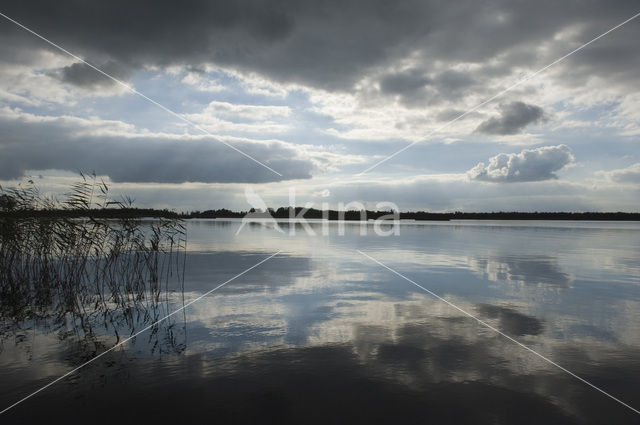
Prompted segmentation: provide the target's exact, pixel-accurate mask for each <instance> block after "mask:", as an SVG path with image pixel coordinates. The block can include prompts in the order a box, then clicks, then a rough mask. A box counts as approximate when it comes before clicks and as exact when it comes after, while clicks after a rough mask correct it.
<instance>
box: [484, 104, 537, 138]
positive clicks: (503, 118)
mask: <svg viewBox="0 0 640 425" xmlns="http://www.w3.org/2000/svg"><path fill="white" fill-rule="evenodd" d="M543 120H544V111H543V110H542V108H540V107H539V106H536V105H529V104H526V103H524V102H511V103H508V104H503V105H500V116H499V117H492V118H489V119H488V120H486V121H484V122H483V123H482V124H480V125H479V126H478V128H477V130H476V131H477V132H479V133H484V134H500V135H506V134H517V133H520V132H521V131H522V130H524V128H525V127H526V126H528V125H529V124H535V123H538V122H541V121H543Z"/></svg>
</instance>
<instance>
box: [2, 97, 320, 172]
mask: <svg viewBox="0 0 640 425" xmlns="http://www.w3.org/2000/svg"><path fill="white" fill-rule="evenodd" d="M1 112H2V113H0V132H1V133H2V135H3V137H2V139H0V179H13V178H19V177H20V176H22V175H23V174H24V172H25V171H26V170H47V169H59V170H69V171H78V170H84V171H95V172H96V173H97V174H99V175H107V176H109V177H110V178H111V180H112V181H115V182H153V183H182V182H207V183H211V182H224V183H231V182H246V183H264V182H272V181H281V180H288V179H307V178H310V177H311V172H312V171H313V170H314V169H315V165H314V163H313V161H312V160H311V159H309V158H306V157H303V156H302V155H301V151H300V150H299V148H298V147H297V146H296V145H293V144H291V143H286V142H282V141H278V140H264V141H258V140H250V139H241V138H229V137H227V138H224V140H225V141H226V142H228V143H229V144H231V145H233V146H235V147H236V148H238V149H240V150H242V151H243V152H245V153H247V154H248V155H250V156H252V157H253V158H256V159H257V160H259V161H260V162H262V163H264V164H267V165H268V166H269V167H271V168H273V169H275V170H276V171H278V172H280V173H281V174H283V176H282V177H280V176H278V175H276V174H275V173H273V172H271V171H269V170H267V169H266V168H264V167H262V166H261V165H259V164H257V163H255V162H253V161H251V160H249V159H247V158H246V157H244V156H243V155H241V154H239V153H238V152H235V151H233V150H232V149H231V148H229V147H228V146H224V145H223V144H222V143H220V142H219V141H216V140H214V139H213V138H211V137H208V136H191V135H176V134H164V133H150V132H148V131H138V130H136V129H135V128H134V127H133V126H131V125H129V124H126V123H122V122H120V121H105V120H98V119H82V118H73V117H48V116H38V115H32V114H27V113H23V112H19V111H14V110H9V109H6V108H5V109H4V110H2V111H1ZM320 156H321V153H320Z"/></svg>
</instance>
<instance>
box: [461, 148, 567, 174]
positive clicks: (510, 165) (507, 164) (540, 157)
mask: <svg viewBox="0 0 640 425" xmlns="http://www.w3.org/2000/svg"><path fill="white" fill-rule="evenodd" d="M573 161H574V157H573V154H572V153H571V149H569V147H568V146H567V145H558V146H543V147H540V148H536V149H524V150H523V151H522V152H520V153H509V154H506V153H501V154H499V155H496V156H494V157H492V158H489V164H486V165H485V163H484V162H481V163H479V164H478V165H476V166H475V167H473V168H472V169H471V170H469V172H468V173H467V175H468V176H469V178H470V179H472V180H483V181H489V182H529V181H540V180H550V179H556V178H557V176H556V174H555V173H556V171H559V170H561V169H562V168H564V167H565V166H567V165H569V164H571V163H573Z"/></svg>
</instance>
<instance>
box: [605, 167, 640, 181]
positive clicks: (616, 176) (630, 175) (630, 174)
mask: <svg viewBox="0 0 640 425" xmlns="http://www.w3.org/2000/svg"><path fill="white" fill-rule="evenodd" d="M598 174H600V175H603V176H605V177H607V178H608V179H609V180H612V181H614V182H617V183H637V184H640V162H637V163H635V164H633V165H630V166H628V167H626V168H620V169H617V170H611V171H600V172H598Z"/></svg>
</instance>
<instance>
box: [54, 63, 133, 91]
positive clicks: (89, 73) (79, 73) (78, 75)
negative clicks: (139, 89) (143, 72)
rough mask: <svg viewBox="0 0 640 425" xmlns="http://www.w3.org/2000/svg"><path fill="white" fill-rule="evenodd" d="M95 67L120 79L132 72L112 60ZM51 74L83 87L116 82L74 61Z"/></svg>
mask: <svg viewBox="0 0 640 425" xmlns="http://www.w3.org/2000/svg"><path fill="white" fill-rule="evenodd" d="M96 67H97V68H98V69H100V70H102V71H104V72H105V73H106V74H109V75H111V76H112V77H114V78H116V79H118V80H120V81H123V80H125V81H126V80H128V79H129V77H130V76H131V72H132V70H131V69H129V68H127V67H124V66H122V64H119V63H116V62H113V61H109V62H106V63H104V64H100V65H96ZM52 75H53V76H55V77H57V78H59V79H60V80H61V81H63V82H65V83H70V84H73V85H76V86H80V87H83V88H94V87H99V86H103V87H105V86H112V85H115V84H117V83H116V82H115V81H114V80H112V79H111V78H107V77H106V76H104V75H102V74H100V73H99V72H97V71H96V70H95V69H93V68H91V67H90V66H88V65H87V64H85V63H82V62H76V63H73V64H71V65H69V66H65V67H64V68H62V69H61V70H59V71H58V72H57V73H52Z"/></svg>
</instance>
